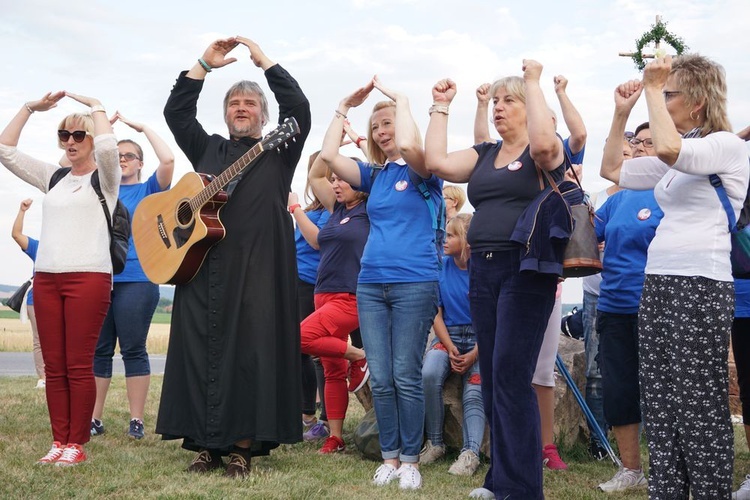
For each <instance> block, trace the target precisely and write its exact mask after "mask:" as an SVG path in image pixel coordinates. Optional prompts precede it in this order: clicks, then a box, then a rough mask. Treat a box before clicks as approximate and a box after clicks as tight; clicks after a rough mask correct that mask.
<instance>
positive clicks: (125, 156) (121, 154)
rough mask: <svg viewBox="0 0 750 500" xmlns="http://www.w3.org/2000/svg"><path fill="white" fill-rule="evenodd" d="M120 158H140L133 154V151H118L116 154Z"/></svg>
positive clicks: (128, 159) (131, 159)
mask: <svg viewBox="0 0 750 500" xmlns="http://www.w3.org/2000/svg"><path fill="white" fill-rule="evenodd" d="M117 156H118V157H119V158H120V159H121V160H122V159H123V158H125V161H133V160H140V158H138V156H136V155H134V154H133V153H120V154H118V155H117Z"/></svg>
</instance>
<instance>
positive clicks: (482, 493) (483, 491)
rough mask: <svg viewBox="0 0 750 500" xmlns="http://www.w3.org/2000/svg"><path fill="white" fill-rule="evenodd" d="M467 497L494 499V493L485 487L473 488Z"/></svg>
mask: <svg viewBox="0 0 750 500" xmlns="http://www.w3.org/2000/svg"><path fill="white" fill-rule="evenodd" d="M469 498H492V499H493V500H494V498H495V494H494V493H492V492H491V491H490V490H488V489H487V488H474V489H473V490H471V493H469Z"/></svg>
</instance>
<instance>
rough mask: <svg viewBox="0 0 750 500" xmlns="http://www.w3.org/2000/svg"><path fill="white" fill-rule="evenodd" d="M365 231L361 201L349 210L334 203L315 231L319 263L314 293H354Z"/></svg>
mask: <svg viewBox="0 0 750 500" xmlns="http://www.w3.org/2000/svg"><path fill="white" fill-rule="evenodd" d="M369 234H370V220H369V219H368V218H367V204H366V203H365V202H362V203H360V204H358V205H357V206H355V207H353V208H352V209H351V210H347V209H346V206H345V205H342V204H340V203H336V205H335V206H334V209H333V213H332V214H331V218H330V219H328V223H327V224H326V225H325V226H324V227H323V229H321V230H320V232H319V233H318V244H319V245H320V265H318V282H317V283H316V285H315V293H357V277H358V276H359V270H360V264H359V263H360V260H361V259H362V251H363V250H364V248H365V243H367V236H368V235H369Z"/></svg>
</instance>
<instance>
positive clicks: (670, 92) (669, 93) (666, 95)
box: [661, 90, 682, 101]
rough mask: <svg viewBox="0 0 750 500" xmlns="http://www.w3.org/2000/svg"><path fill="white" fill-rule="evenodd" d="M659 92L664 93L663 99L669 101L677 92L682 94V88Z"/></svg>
mask: <svg viewBox="0 0 750 500" xmlns="http://www.w3.org/2000/svg"><path fill="white" fill-rule="evenodd" d="M661 93H662V94H663V95H664V100H665V101H669V100H671V99H672V98H673V97H675V96H677V95H678V94H682V90H662V91H661Z"/></svg>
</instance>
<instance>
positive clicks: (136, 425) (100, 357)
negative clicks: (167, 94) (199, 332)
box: [91, 111, 174, 439]
mask: <svg viewBox="0 0 750 500" xmlns="http://www.w3.org/2000/svg"><path fill="white" fill-rule="evenodd" d="M118 120H119V121H121V122H122V123H124V124H125V125H127V126H128V127H130V128H132V129H133V130H135V131H136V132H139V133H143V135H145V136H146V139H148V142H149V143H150V144H151V147H152V148H153V150H154V153H155V154H156V158H157V159H158V160H159V165H158V166H157V167H156V171H155V172H154V173H153V174H151V176H150V177H149V178H148V179H147V180H146V182H141V171H142V170H143V149H142V148H141V146H140V145H138V143H136V142H135V141H132V140H130V139H124V140H121V141H119V142H118V143H117V147H118V150H119V158H120V168H121V169H122V180H121V181H120V195H119V197H120V200H122V202H123V203H124V204H125V206H126V207H127V209H128V211H129V212H130V213H131V214H133V213H134V212H135V209H136V207H137V206H138V203H140V201H141V200H142V199H143V198H145V197H146V196H148V195H150V194H153V193H158V192H161V191H165V190H167V189H169V185H170V184H171V182H172V173H173V172H174V154H172V151H171V150H170V149H169V146H167V144H166V143H165V142H164V141H163V140H162V138H161V137H159V136H158V135H157V134H156V132H154V131H153V130H152V129H151V128H149V127H147V126H146V125H143V124H141V123H136V122H132V121H130V120H128V119H127V118H125V117H124V116H122V115H121V114H120V112H119V111H118V112H117V113H115V115H114V117H113V118H112V120H111V122H112V123H113V124H114V123H115V122H116V121H118ZM130 238H131V239H130V248H129V249H128V258H127V262H126V263H125V269H123V271H122V272H121V273H120V274H118V275H116V276H115V277H114V286H113V288H112V304H111V305H110V307H109V312H108V313H107V317H106V318H105V320H104V325H103V326H102V331H101V333H100V334H99V341H98V342H97V344H96V351H95V354H94V377H95V380H96V403H95V404H94V414H93V416H92V419H91V435H92V436H95V435H98V434H103V433H104V424H103V423H102V421H101V418H102V412H103V411H104V401H105V399H106V398H107V391H108V390H109V383H110V382H111V380H112V356H114V354H115V344H117V343H118V342H119V344H120V353H121V354H122V361H123V364H124V365H125V386H126V388H127V394H128V404H129V406H130V426H129V428H128V436H130V437H131V438H134V439H141V438H142V437H143V409H144V407H145V406H146V396H147V395H148V387H149V383H150V380H151V367H150V365H149V361H148V352H147V351H146V337H147V335H148V329H149V327H150V326H151V318H152V317H153V315H154V311H156V306H157V304H158V303H159V286H158V285H156V284H154V283H151V282H150V281H149V279H148V278H147V277H146V274H145V273H144V272H143V269H142V268H141V263H140V262H139V261H138V255H136V253H135V245H134V244H133V239H132V238H133V237H132V236H131V237H130Z"/></svg>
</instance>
